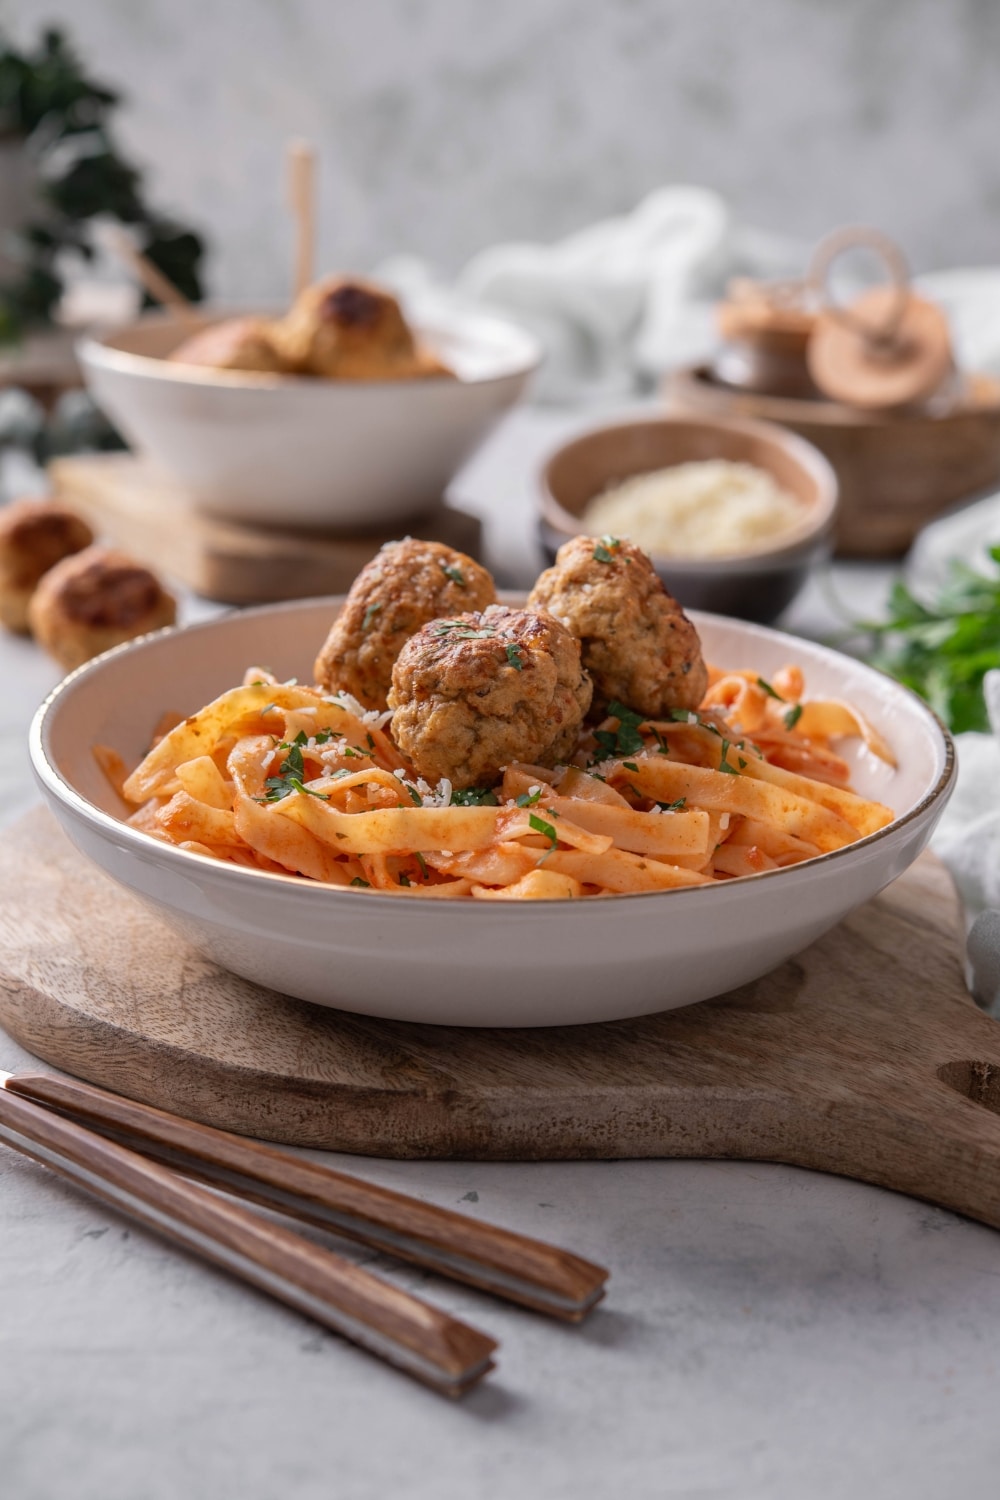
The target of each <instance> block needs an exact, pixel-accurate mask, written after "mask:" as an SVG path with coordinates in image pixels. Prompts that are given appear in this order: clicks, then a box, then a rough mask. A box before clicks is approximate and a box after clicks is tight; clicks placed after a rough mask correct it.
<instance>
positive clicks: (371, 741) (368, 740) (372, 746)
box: [365, 734, 375, 750]
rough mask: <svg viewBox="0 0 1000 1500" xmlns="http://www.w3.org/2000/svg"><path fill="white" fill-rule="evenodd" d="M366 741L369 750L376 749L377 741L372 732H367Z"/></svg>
mask: <svg viewBox="0 0 1000 1500" xmlns="http://www.w3.org/2000/svg"><path fill="white" fill-rule="evenodd" d="M365 742H366V744H367V746H368V748H369V750H374V749H375V741H374V739H373V738H372V736H371V735H370V734H366V735H365Z"/></svg>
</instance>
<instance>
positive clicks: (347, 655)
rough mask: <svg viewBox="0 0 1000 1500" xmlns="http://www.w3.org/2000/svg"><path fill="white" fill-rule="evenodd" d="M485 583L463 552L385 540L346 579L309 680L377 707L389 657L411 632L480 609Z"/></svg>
mask: <svg viewBox="0 0 1000 1500" xmlns="http://www.w3.org/2000/svg"><path fill="white" fill-rule="evenodd" d="M495 600H496V589H495V588H494V586H493V579H492V578H491V577H490V575H489V573H487V571H486V569H485V568H481V567H480V566H479V564H478V563H477V562H473V560H472V558H471V557H466V556H465V553H464V552H455V551H453V549H452V548H451V547H445V546H443V545H442V544H441V543H440V542H418V541H415V540H414V539H413V538H412V537H407V538H406V539H405V540H404V541H401V542H389V543H387V545H386V546H384V547H383V548H382V550H381V552H379V553H378V554H377V555H376V556H375V557H373V558H372V560H371V562H370V563H369V564H368V566H367V567H365V568H363V569H362V570H361V572H360V573H359V574H358V576H357V578H356V579H355V580H354V584H353V586H352V588H351V592H350V593H349V594H348V596H347V600H346V602H345V604H344V607H343V609H342V610H341V612H340V614H339V615H338V616H337V619H336V620H335V621H334V624H333V628H332V629H331V631H330V634H329V635H328V637H327V639H326V641H325V642H324V644H323V647H322V649H321V650H320V653H319V656H318V657H317V658H316V668H315V670H316V681H317V682H318V683H319V684H320V686H321V687H324V688H326V689H327V690H328V691H330V692H347V693H351V694H352V695H353V696H354V697H355V698H357V700H358V702H359V703H360V704H362V705H363V706H364V707H365V708H368V709H384V708H385V706H386V700H387V698H388V696H389V687H390V684H391V682H392V669H393V666H394V664H395V661H396V658H397V656H398V655H399V653H400V651H401V650H402V649H403V646H404V645H405V643H406V642H407V641H408V640H409V638H410V636H411V635H414V634H415V633H416V632H417V631H418V630H419V629H420V627H421V626H422V625H426V624H427V622H428V621H429V620H436V619H438V618H439V617H440V616H442V615H453V614H461V613H463V612H465V611H468V610H482V609H485V608H486V607H487V605H489V604H493V603H494V602H495Z"/></svg>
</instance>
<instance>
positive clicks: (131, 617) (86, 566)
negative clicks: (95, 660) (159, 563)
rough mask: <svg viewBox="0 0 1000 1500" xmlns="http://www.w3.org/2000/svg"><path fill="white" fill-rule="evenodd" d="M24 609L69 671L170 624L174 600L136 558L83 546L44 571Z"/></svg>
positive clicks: (35, 631)
mask: <svg viewBox="0 0 1000 1500" xmlns="http://www.w3.org/2000/svg"><path fill="white" fill-rule="evenodd" d="M28 615H29V620H30V624H31V629H32V632H33V634H34V635H35V637H36V639H37V640H38V642H39V644H40V645H42V646H44V647H45V650H46V651H48V652H49V654H50V655H51V656H54V657H55V659H56V661H58V662H59V663H60V665H61V666H63V667H65V668H66V669H67V671H69V670H71V669H72V668H73V667H79V666H81V665H82V664H83V663H84V662H85V661H89V660H90V658H91V657H92V656H98V655H99V654H100V653H101V652H102V651H108V650H109V649H110V648H111V647H112V646H118V645H121V643H122V642H123V641H131V640H134V639H135V637H136V636H139V635H144V634H145V633H146V631H148V630H159V628H160V627H161V626H163V625H172V624H173V623H174V620H175V618H176V615H177V606H176V603H175V601H174V598H173V596H172V595H171V594H168V593H167V591H166V589H165V588H164V587H163V585H162V584H161V583H160V581H159V579H158V578H157V577H156V575H155V573H151V572H150V571H149V569H148V568H144V567H143V566H142V564H141V563H137V562H135V561H134V560H133V559H132V558H131V557H127V556H126V554H125V553H124V552H116V551H113V550H112V549H111V548H110V547H88V548H87V549H86V551H84V552H78V553H77V554H76V555H75V556H74V557H67V558H64V560H63V561H62V562H61V563H57V564H56V566H55V567H54V568H51V569H50V570H49V572H48V573H46V574H45V577H44V578H43V579H42V581H41V583H40V584H39V585H38V588H37V589H36V590H35V592H34V594H33V596H32V600H31V605H30V607H29V611H28Z"/></svg>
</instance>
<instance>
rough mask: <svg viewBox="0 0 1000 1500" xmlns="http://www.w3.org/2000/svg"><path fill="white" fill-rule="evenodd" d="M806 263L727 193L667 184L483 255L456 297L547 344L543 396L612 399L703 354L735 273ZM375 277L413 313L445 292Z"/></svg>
mask: <svg viewBox="0 0 1000 1500" xmlns="http://www.w3.org/2000/svg"><path fill="white" fill-rule="evenodd" d="M807 255H808V246H804V245H802V244H800V243H798V242H795V241H793V240H787V239H780V238H778V237H776V236H771V235H768V234H764V233H762V232H760V231H758V230H754V229H750V228H748V227H747V226H745V225H741V224H738V223H737V222H736V220H735V218H734V216H733V213H732V211H731V209H730V208H729V207H728V205H727V204H726V202H725V200H724V199H723V198H721V197H720V196H719V194H718V193H714V192H711V191H709V190H708V189H707V188H699V187H664V188H659V189H657V190H656V191H655V192H653V193H650V194H649V196H648V197H647V198H644V199H643V200H642V202H641V203H640V204H639V205H638V206H637V207H636V208H634V209H633V210H632V211H631V213H628V214H623V215H621V216H620V217H618V218H613V219H604V220H602V221H601V222H600V223H597V224H592V225H591V226H590V227H589V228H587V229H582V230H580V231H579V232H578V233H576V234H572V235H570V236H569V237H568V238H567V239H564V240H560V241H559V242H558V243H556V244H553V245H539V244H527V243H525V244H508V245H495V246H493V247H491V248H490V249H488V250H484V251H482V252H481V253H480V254H479V255H477V256H475V257H474V258H473V259H472V260H471V261H470V262H469V263H468V265H467V266H466V267H465V268H464V270H463V271H461V273H460V274H459V276H458V278H457V281H456V283H455V286H454V287H453V288H452V289H451V294H452V295H453V296H454V297H457V298H458V299H459V300H461V301H465V302H473V303H476V304H479V305H486V306H489V307H492V308H496V309H497V310H498V311H502V312H504V313H506V314H507V315H508V316H510V317H512V318H514V319H515V320H516V321H518V322H520V323H522V324H524V325H526V326H527V327H528V328H529V329H530V330H531V331H532V332H534V333H535V334H536V335H537V336H538V337H539V338H540V339H541V341H542V343H543V345H544V347H545V350H546V360H545V365H544V367H543V369H542V371H541V372H540V375H539V377H538V381H537V383H536V386H535V387H534V391H533V394H534V395H535V396H536V397H540V398H541V399H544V400H551V401H567V400H577V401H578V400H581V399H585V400H586V399H601V400H603V399H607V398H609V397H620V396H622V395H624V394H627V393H628V392H629V391H631V390H634V389H635V388H636V387H637V386H638V385H640V384H642V383H643V382H648V380H649V379H651V378H655V377H656V376H658V375H660V374H661V373H662V372H663V371H664V370H666V369H668V368H670V367H672V366H676V365H679V364H685V363H688V362H691V361H694V360H697V359H702V358H704V357H706V356H707V355H708V353H709V352H710V351H711V349H712V347H713V344H714V342H715V333H714V327H713V321H712V308H713V304H714V303H715V302H716V300H717V299H718V298H719V297H720V296H721V294H722V293H723V292H724V290H725V287H726V283H727V282H728V280H729V279H730V277H732V276H737V275H741V276H761V277H772V276H794V275H801V274H802V269H803V267H804V265H805V263H806V259H807ZM378 275H379V276H380V278H381V279H383V280H385V281H388V282H389V284H390V285H393V286H395V287H396V288H398V290H400V291H401V292H402V293H404V295H406V296H407V297H408V299H409V300H410V302H411V303H412V305H414V306H415V307H419V306H420V305H421V304H423V305H424V306H427V305H428V299H431V300H433V299H434V298H440V297H442V295H446V294H444V289H443V288H441V287H439V286H435V285H434V284H433V283H432V281H431V279H430V277H429V275H428V273H427V271H426V269H425V268H424V267H422V266H421V265H420V264H419V263H418V262H414V261H410V260H398V259H397V260H392V261H388V262H386V263H385V264H383V265H382V266H380V267H379V268H378Z"/></svg>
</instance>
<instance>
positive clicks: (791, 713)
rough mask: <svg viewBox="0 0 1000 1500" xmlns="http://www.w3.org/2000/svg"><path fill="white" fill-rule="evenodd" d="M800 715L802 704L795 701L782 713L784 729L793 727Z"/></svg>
mask: <svg viewBox="0 0 1000 1500" xmlns="http://www.w3.org/2000/svg"><path fill="white" fill-rule="evenodd" d="M801 717H802V704H801V703H796V704H793V706H792V707H791V708H790V709H789V710H788V712H787V713H786V714H784V715H783V718H784V720H785V728H786V729H794V728H795V726H796V724H797V723H798V722H799V720H800V719H801Z"/></svg>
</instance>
